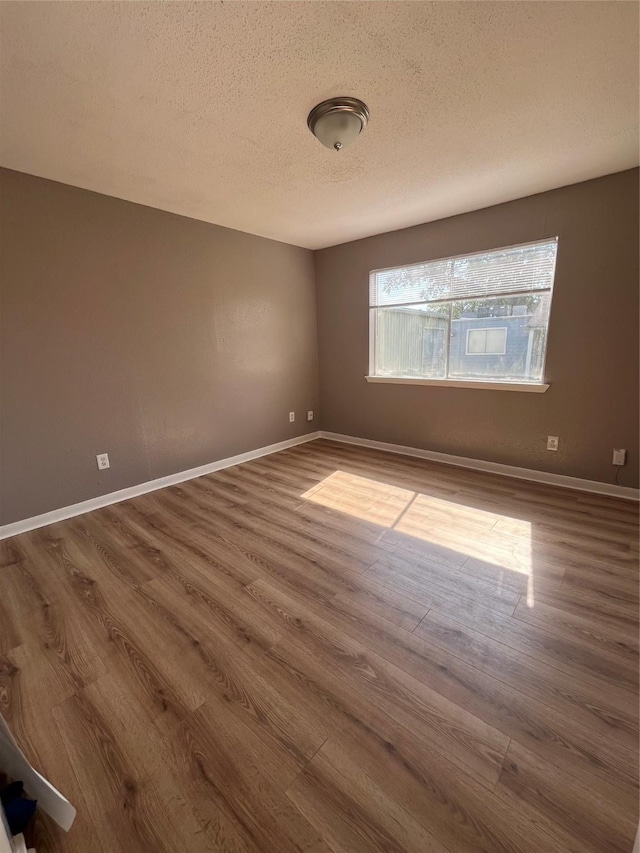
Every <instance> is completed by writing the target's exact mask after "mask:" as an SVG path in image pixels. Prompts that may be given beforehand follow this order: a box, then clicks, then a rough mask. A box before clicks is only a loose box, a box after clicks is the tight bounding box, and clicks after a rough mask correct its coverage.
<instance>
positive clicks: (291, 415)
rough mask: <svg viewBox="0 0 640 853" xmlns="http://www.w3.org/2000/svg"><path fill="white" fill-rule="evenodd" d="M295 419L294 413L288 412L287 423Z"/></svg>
mask: <svg viewBox="0 0 640 853" xmlns="http://www.w3.org/2000/svg"><path fill="white" fill-rule="evenodd" d="M295 419H296V413H295V412H289V423H290V424H292V423H293V422H294V421H295Z"/></svg>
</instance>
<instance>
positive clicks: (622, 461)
mask: <svg viewBox="0 0 640 853" xmlns="http://www.w3.org/2000/svg"><path fill="white" fill-rule="evenodd" d="M613 464H614V465H626V464H627V451H626V450H624V449H623V448H616V447H614V448H613Z"/></svg>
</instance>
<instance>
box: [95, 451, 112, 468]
mask: <svg viewBox="0 0 640 853" xmlns="http://www.w3.org/2000/svg"><path fill="white" fill-rule="evenodd" d="M96 462H97V463H98V471H104V469H105V468H108V467H109V454H108V453H98V455H97V456H96Z"/></svg>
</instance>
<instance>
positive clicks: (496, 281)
mask: <svg viewBox="0 0 640 853" xmlns="http://www.w3.org/2000/svg"><path fill="white" fill-rule="evenodd" d="M557 247H558V239H557V237H554V238H553V239H551V240H541V241H539V242H536V243H526V244H524V245H521V246H511V247H509V248H506V249H496V250H494V251H491V252H478V253H477V254H473V255H460V256H459V257H456V258H445V259H444V260H437V261H428V262H427V263H423V264H412V265H411V266H407V267H396V268H394V269H386V270H376V271H374V272H372V273H371V275H370V280H369V305H370V306H371V307H372V308H375V307H381V306H385V305H407V304H412V303H416V302H440V301H445V300H452V299H478V298H482V297H486V296H500V295H501V294H509V293H520V292H525V293H528V292H531V291H537V290H551V287H552V285H553V276H554V272H555V265H556V251H557Z"/></svg>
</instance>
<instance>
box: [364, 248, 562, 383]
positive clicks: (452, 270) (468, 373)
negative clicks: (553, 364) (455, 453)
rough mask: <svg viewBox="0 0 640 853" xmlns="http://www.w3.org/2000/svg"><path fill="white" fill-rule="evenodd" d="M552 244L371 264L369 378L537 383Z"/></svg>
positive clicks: (543, 346) (544, 342)
mask: <svg viewBox="0 0 640 853" xmlns="http://www.w3.org/2000/svg"><path fill="white" fill-rule="evenodd" d="M557 246H558V241H557V238H553V239H549V240H542V241H540V242H536V243H526V244H524V245H521V246H511V247H508V248H505V249H496V250H493V251H491V252H480V253H478V254H473V255H460V256H458V257H454V258H443V259H440V260H437V261H429V262H427V263H423V264H413V265H411V266H407V267H395V268H393V269H385V270H375V271H374V272H372V273H371V275H370V299H369V313H370V361H371V363H370V370H369V372H370V376H369V378H370V379H373V380H374V381H375V379H376V378H377V379H379V380H380V381H384V380H385V379H388V380H389V381H393V380H394V379H399V380H403V381H410V380H411V379H415V380H416V381H418V382H420V381H425V380H443V381H444V380H447V381H453V382H454V384H455V382H456V381H461V382H464V383H465V384H466V383H473V382H479V383H487V382H490V383H504V384H505V385H509V384H512V383H513V384H518V385H523V384H524V385H540V386H542V388H543V389H544V388H545V387H546V386H544V385H542V383H543V382H544V360H545V354H546V349H547V329H548V325H549V311H550V307H551V293H552V289H553V279H554V274H555V263H556V250H557ZM524 390H527V389H526V388H525V389H524ZM534 390H535V389H534Z"/></svg>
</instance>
